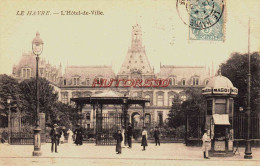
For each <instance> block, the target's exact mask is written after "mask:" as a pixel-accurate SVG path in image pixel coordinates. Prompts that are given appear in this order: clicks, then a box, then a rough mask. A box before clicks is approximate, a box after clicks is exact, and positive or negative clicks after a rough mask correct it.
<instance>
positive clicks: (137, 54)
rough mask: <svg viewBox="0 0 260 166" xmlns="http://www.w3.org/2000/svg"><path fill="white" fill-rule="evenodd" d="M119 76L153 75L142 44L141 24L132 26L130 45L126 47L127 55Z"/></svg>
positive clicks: (142, 76) (128, 77)
mask: <svg viewBox="0 0 260 166" xmlns="http://www.w3.org/2000/svg"><path fill="white" fill-rule="evenodd" d="M118 76H119V78H127V79H130V78H138V79H143V78H144V77H147V78H148V77H150V78H151V77H153V76H154V72H153V70H152V68H151V66H150V63H149V60H148V58H147V56H146V53H145V47H144V46H143V44H142V30H141V26H140V25H138V24H136V25H134V26H133V27H132V41H131V47H129V48H128V51H127V56H126V58H125V60H124V62H123V64H122V66H121V69H120V71H119V73H118Z"/></svg>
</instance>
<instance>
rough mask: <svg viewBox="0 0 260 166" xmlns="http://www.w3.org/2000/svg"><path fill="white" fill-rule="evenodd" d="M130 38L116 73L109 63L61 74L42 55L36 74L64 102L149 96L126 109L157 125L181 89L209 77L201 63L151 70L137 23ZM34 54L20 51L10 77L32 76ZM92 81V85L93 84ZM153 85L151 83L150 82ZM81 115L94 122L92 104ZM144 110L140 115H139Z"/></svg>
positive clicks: (138, 122)
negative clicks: (109, 96) (100, 96)
mask: <svg viewBox="0 0 260 166" xmlns="http://www.w3.org/2000/svg"><path fill="white" fill-rule="evenodd" d="M132 28H133V29H132V41H131V46H130V47H129V48H128V51H127V55H126V57H125V60H124V62H123V63H122V66H121V69H120V70H119V72H118V73H117V74H116V73H115V72H114V71H113V69H112V66H66V67H65V72H64V74H62V66H61V65H60V66H59V67H55V66H52V65H51V64H49V63H47V62H46V61H45V60H44V59H42V60H40V62H39V76H40V77H44V78H46V79H47V80H49V81H50V83H51V85H53V86H54V88H55V91H56V92H57V93H58V96H59V100H60V101H61V102H63V103H65V104H74V103H73V102H70V99H71V98H79V97H91V96H97V95H98V94H102V93H103V94H106V93H108V94H109V93H110V92H111V91H112V92H114V93H115V94H122V95H126V96H130V97H142V98H145V99H149V100H150V103H147V105H146V107H145V113H143V109H142V108H141V107H140V106H138V105H131V107H130V108H129V109H128V116H129V117H130V122H132V123H133V124H134V126H135V127H140V126H142V124H143V120H142V119H143V117H144V121H145V124H147V125H161V124H163V123H164V122H165V120H166V119H167V117H168V113H169V110H170V108H171V106H172V101H173V99H174V98H176V97H177V96H180V99H181V100H183V101H184V100H186V98H187V97H186V94H185V90H186V89H187V88H190V87H195V88H201V89H202V88H204V87H205V85H206V84H207V83H208V80H209V78H210V70H209V69H207V68H206V67H205V66H172V65H160V71H159V73H155V72H154V69H153V68H152V67H151V65H150V63H149V59H148V58H149V55H146V51H145V47H144V46H143V43H142V31H141V27H140V25H138V24H136V25H135V26H133V27H132ZM35 68H36V67H35V56H34V55H33V54H32V53H24V54H23V55H22V57H21V60H20V62H19V63H18V64H17V65H14V67H13V77H15V78H17V79H18V80H23V79H28V78H31V77H34V76H35ZM160 79H161V80H169V82H168V85H167V86H147V87H144V86H125V85H123V81H122V82H119V83H112V84H111V85H110V86H109V87H103V86H100V85H101V84H102V83H104V80H105V81H109V80H143V81H145V80H160ZM93 84H94V85H95V86H93ZM152 85H154V83H152ZM103 110H104V111H105V113H108V114H109V113H114V112H119V111H121V108H120V107H119V106H116V105H107V106H105V108H103ZM82 114H83V117H84V119H83V120H82V121H81V123H82V126H84V127H85V128H92V127H94V126H93V125H94V124H95V122H94V116H95V115H94V114H93V108H92V107H91V106H88V105H84V106H83V108H82ZM143 114H144V115H143Z"/></svg>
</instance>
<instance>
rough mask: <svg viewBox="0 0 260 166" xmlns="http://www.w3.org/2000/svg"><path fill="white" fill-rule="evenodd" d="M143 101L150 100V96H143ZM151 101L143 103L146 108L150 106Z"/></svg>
mask: <svg viewBox="0 0 260 166" xmlns="http://www.w3.org/2000/svg"><path fill="white" fill-rule="evenodd" d="M144 98H145V99H147V100H150V98H151V97H150V95H145V97H144ZM150 103H151V100H150V102H147V103H145V104H146V106H150V105H151V104H150Z"/></svg>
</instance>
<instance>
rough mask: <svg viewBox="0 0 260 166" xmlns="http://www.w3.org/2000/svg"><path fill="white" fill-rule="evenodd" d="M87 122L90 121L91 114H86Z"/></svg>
mask: <svg viewBox="0 0 260 166" xmlns="http://www.w3.org/2000/svg"><path fill="white" fill-rule="evenodd" d="M86 120H90V113H89V112H88V113H86Z"/></svg>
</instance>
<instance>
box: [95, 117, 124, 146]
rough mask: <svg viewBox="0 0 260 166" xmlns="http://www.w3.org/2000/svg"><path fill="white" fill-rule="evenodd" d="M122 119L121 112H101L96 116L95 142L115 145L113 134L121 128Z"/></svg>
mask: <svg viewBox="0 0 260 166" xmlns="http://www.w3.org/2000/svg"><path fill="white" fill-rule="evenodd" d="M122 119H123V118H122V114H121V113H103V114H102V116H99V117H97V125H96V144H97V145H115V144H116V139H115V135H116V133H117V131H118V129H122V125H123V123H122Z"/></svg>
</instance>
